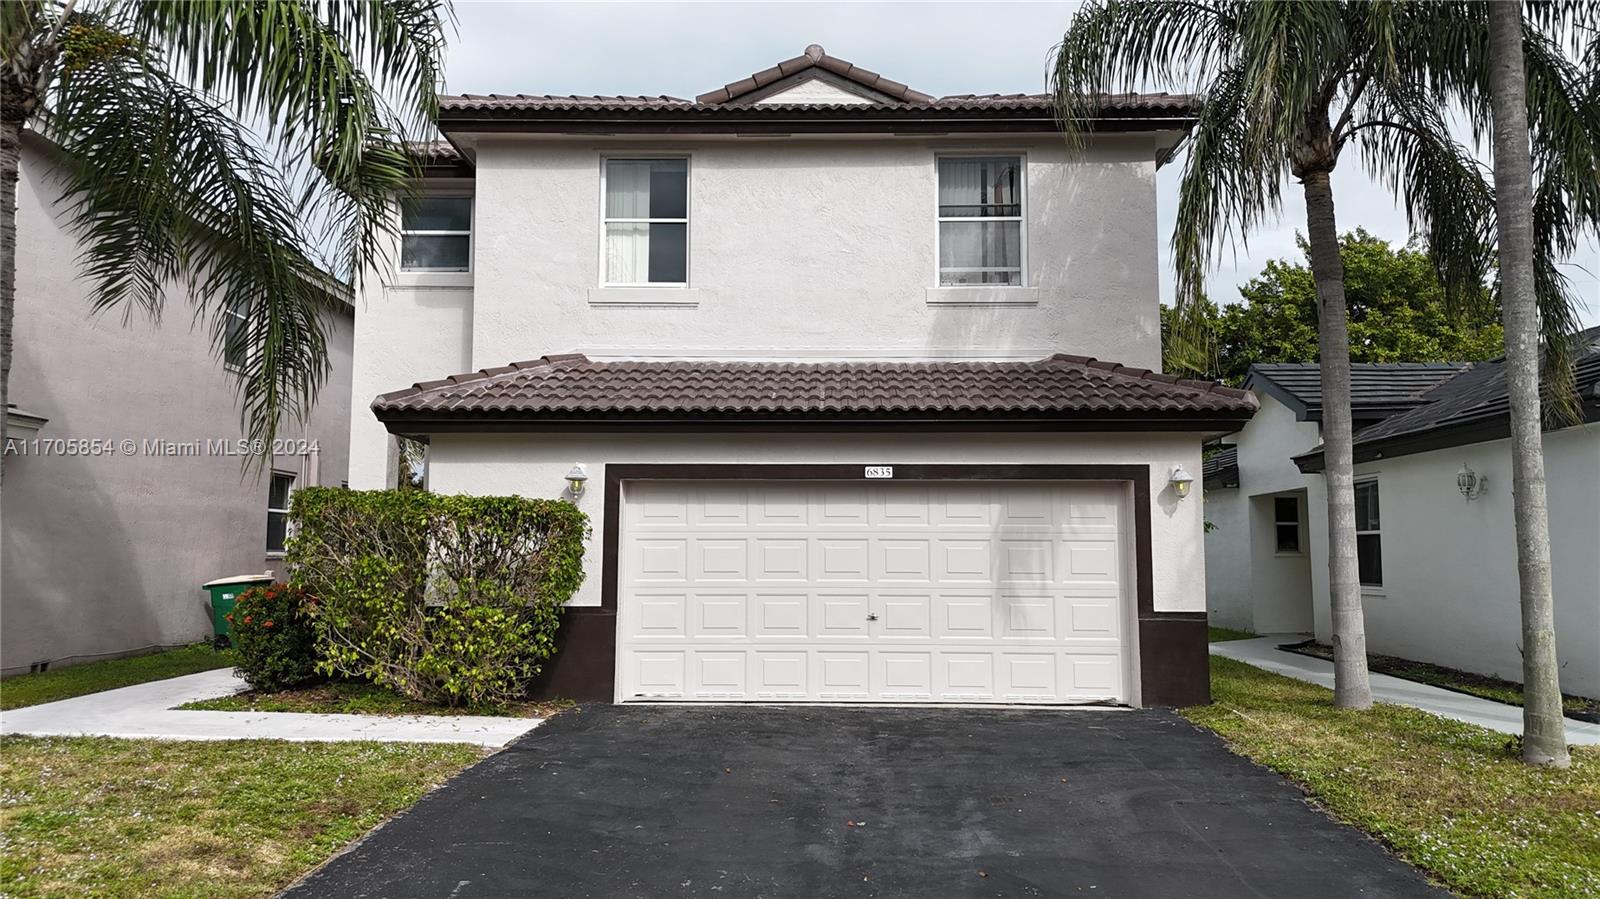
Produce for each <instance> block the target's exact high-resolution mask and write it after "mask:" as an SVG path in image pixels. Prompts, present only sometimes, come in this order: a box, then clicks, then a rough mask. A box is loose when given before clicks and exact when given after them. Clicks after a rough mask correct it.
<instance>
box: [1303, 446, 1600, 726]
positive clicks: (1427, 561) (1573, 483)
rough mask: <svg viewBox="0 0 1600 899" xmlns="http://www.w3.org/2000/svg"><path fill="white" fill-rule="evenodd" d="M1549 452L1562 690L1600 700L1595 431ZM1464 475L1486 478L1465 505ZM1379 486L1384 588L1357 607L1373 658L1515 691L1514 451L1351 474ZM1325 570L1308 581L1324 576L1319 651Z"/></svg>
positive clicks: (1417, 459)
mask: <svg viewBox="0 0 1600 899" xmlns="http://www.w3.org/2000/svg"><path fill="white" fill-rule="evenodd" d="M1544 447H1545V475H1546V478H1547V480H1548V483H1549V486H1550V490H1549V497H1550V533H1551V547H1550V548H1551V565H1552V570H1553V574H1554V581H1555V606H1556V643H1557V654H1558V656H1559V658H1560V661H1561V666H1562V668H1561V686H1562V688H1563V689H1564V690H1566V691H1567V692H1569V693H1579V694H1583V695H1587V696H1600V426H1596V425H1588V426H1584V427H1575V428H1568V429H1565V430H1562V431H1557V432H1554V433H1549V434H1546V435H1545V440H1544ZM1463 464H1466V465H1468V466H1471V468H1472V469H1473V470H1474V471H1476V472H1477V473H1478V474H1479V475H1480V476H1486V477H1488V478H1489V486H1488V491H1487V493H1485V494H1484V495H1483V496H1482V497H1480V498H1478V499H1475V500H1473V501H1471V502H1468V501H1467V500H1465V499H1464V498H1462V496H1461V494H1460V492H1459V491H1458V490H1457V488H1456V472H1457V471H1459V470H1460V468H1461V466H1462V465H1463ZM1374 476H1375V477H1376V478H1377V479H1378V491H1379V502H1380V505H1381V509H1382V521H1381V524H1382V534H1383V537H1382V542H1383V587H1382V589H1381V590H1374V591H1368V592H1367V593H1366V595H1365V597H1364V602H1363V603H1362V605H1363V607H1364V608H1365V610H1366V625H1367V645H1368V647H1369V648H1370V649H1371V651H1373V652H1378V653H1386V654H1390V655H1397V656H1402V657H1405V658H1411V659H1422V660H1425V661H1430V662H1436V663H1438V664H1442V665H1449V666H1451V667H1455V668H1462V669H1465V670H1468V671H1477V672H1481V673H1484V674H1493V675H1498V676H1500V677H1505V678H1508V679H1510V680H1521V679H1522V656H1521V654H1520V651H1519V646H1520V644H1521V613H1520V608H1519V605H1518V595H1519V594H1518V585H1517V557H1516V543H1515V530H1514V525H1513V518H1512V496H1511V450H1510V444H1509V442H1508V441H1505V440H1494V441H1489V442H1486V443H1478V444H1473V445H1470V446H1462V447H1455V448H1451V449H1444V450H1437V451H1434V452H1429V453H1419V454H1416V455H1409V456H1397V457H1394V458H1390V459H1382V460H1378V461H1374V462H1367V463H1363V464H1360V465H1357V466H1356V477H1357V478H1358V479H1361V478H1366V477H1374ZM1319 480H1320V479H1319ZM1313 546H1314V547H1325V546H1326V541H1325V539H1324V540H1323V541H1322V542H1320V543H1313ZM1326 565H1327V556H1326V550H1325V549H1319V550H1318V553H1317V558H1316V560H1315V561H1314V563H1313V570H1315V569H1317V568H1319V567H1320V568H1321V569H1322V575H1321V577H1320V578H1318V579H1316V584H1317V586H1316V603H1317V612H1318V636H1319V637H1321V638H1323V639H1326V638H1327V636H1328V634H1329V631H1330V624H1329V619H1328V612H1327V606H1328V601H1327V596H1328V592H1327V574H1326Z"/></svg>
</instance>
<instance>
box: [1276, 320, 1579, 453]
mask: <svg viewBox="0 0 1600 899" xmlns="http://www.w3.org/2000/svg"><path fill="white" fill-rule="evenodd" d="M1573 340H1574V341H1575V342H1576V344H1577V350H1576V352H1575V353H1574V356H1575V357H1576V360H1575V365H1574V375H1575V382H1576V387H1577V393H1578V396H1579V398H1580V399H1581V400H1582V404H1583V409H1582V412H1583V420H1584V421H1585V422H1594V421H1600V327H1595V328H1589V329H1588V330H1586V331H1582V332H1580V333H1579V334H1577V335H1575V336H1574V338H1573ZM1509 413H1510V404H1509V401H1508V391H1507V389H1506V366H1505V359H1504V358H1503V357H1502V358H1500V359H1495V360H1492V361H1489V362H1479V363H1475V364H1473V365H1471V366H1469V367H1467V368H1466V369H1465V370H1463V371H1462V372H1461V373H1459V374H1457V375H1456V376H1455V377H1453V378H1450V379H1449V380H1447V381H1445V382H1443V383H1441V384H1440V385H1438V386H1437V387H1435V388H1433V389H1432V390H1430V391H1428V392H1427V393H1425V394H1423V395H1422V397H1421V402H1420V403H1418V404H1416V405H1415V406H1414V407H1413V408H1411V409H1409V410H1407V411H1403V412H1399V413H1396V414H1394V415H1391V416H1389V417H1388V418H1385V419H1383V420H1382V421H1380V422H1378V423H1376V424H1373V425H1370V426H1368V427H1365V428H1362V429H1361V430H1360V431H1357V432H1356V435H1355V458H1356V461H1357V462H1365V461H1369V460H1372V459H1378V458H1383V457H1385V456H1403V455H1407V454H1409V453H1420V452H1427V451H1428V450H1433V449H1443V448H1445V447H1450V446H1462V445H1465V444H1469V443H1480V442H1482V441H1485V440H1498V439H1500V438H1503V437H1507V436H1509V435H1510V433H1511V424H1510V422H1511V418H1510V414H1509ZM1294 461H1295V464H1296V465H1298V466H1299V467H1300V470H1301V471H1307V472H1311V471H1321V470H1322V448H1321V447H1317V448H1316V449H1313V450H1311V451H1310V452H1308V453H1304V454H1302V455H1299V456H1296V457H1295V459H1294Z"/></svg>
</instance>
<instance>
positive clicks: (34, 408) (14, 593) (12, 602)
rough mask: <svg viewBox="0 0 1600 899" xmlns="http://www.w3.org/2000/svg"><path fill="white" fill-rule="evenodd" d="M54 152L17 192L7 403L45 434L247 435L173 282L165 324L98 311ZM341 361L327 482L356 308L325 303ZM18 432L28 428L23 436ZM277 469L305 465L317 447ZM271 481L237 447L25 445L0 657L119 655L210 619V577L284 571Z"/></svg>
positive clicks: (0, 622) (2, 569)
mask: <svg viewBox="0 0 1600 899" xmlns="http://www.w3.org/2000/svg"><path fill="white" fill-rule="evenodd" d="M47 153H48V148H47V147H46V146H45V145H43V144H42V143H39V142H37V141H35V140H33V139H32V138H30V139H29V141H28V142H27V144H26V145H25V151H24V155H23V165H22V172H21V183H20V185H19V188H18V216H17V218H18V248H17V272H16V275H17V310H16V332H15V335H16V336H15V359H14V363H13V368H12V370H11V382H10V399H11V401H13V402H14V403H16V404H17V406H18V407H20V408H22V409H24V410H26V411H28V412H33V413H37V414H40V415H43V416H45V417H47V418H48V419H49V421H48V423H47V424H45V425H44V427H43V429H42V430H41V431H39V432H38V434H37V436H38V437H39V438H42V439H55V438H63V439H69V440H70V439H75V438H87V439H98V438H103V439H110V440H112V441H113V442H120V441H122V440H124V439H131V440H133V441H135V442H136V443H139V444H143V442H144V441H145V440H147V439H166V440H173V441H179V442H182V441H192V440H200V441H202V442H203V441H204V440H206V439H207V438H213V439H216V438H225V439H237V438H238V437H239V436H240V428H239V412H238V407H237V405H236V402H235V399H234V395H233V391H232V386H231V382H230V378H231V375H229V374H228V373H227V372H226V371H225V370H224V368H223V365H222V363H221V361H220V360H218V359H216V358H215V357H214V356H213V355H212V351H211V347H210V339H209V331H208V329H207V326H206V325H205V324H204V323H200V324H194V325H191V309H190V307H189V305H188V303H187V301H186V300H185V298H184V297H183V296H182V295H181V294H178V293H176V292H174V293H173V294H172V295H170V296H169V297H168V299H167V307H166V316H165V318H164V319H163V321H162V322H161V324H160V325H159V326H158V325H155V324H153V323H151V322H150V321H149V320H148V318H147V317H145V316H144V315H142V314H137V313H136V314H134V315H133V316H132V318H131V321H130V322H128V323H127V324H126V325H124V323H123V320H122V316H121V314H120V313H119V312H116V311H113V312H110V313H108V314H104V315H100V316H95V315H93V314H92V313H91V311H90V308H89V304H88V302H87V300H86V295H87V290H86V285H85V282H83V281H81V280H79V270H78V267H77V266H76V265H75V264H74V259H75V257H76V256H77V249H76V246H75V244H74V242H73V240H72V238H71V237H70V235H68V234H67V233H66V232H65V231H64V229H63V226H62V221H61V219H60V218H59V217H58V215H57V214H56V213H55V211H54V210H53V206H54V204H55V201H56V199H57V198H58V197H59V190H58V189H57V188H56V187H55V186H54V184H53V182H52V181H51V178H50V174H49V162H48V157H47V155H46V154H47ZM328 321H329V326H330V333H329V352H330V354H331V361H332V363H333V374H332V377H331V379H330V380H329V381H328V383H327V384H326V386H325V387H324V389H323V393H322V400H321V402H320V403H319V404H318V406H317V407H316V409H315V410H314V412H313V413H312V415H311V416H310V418H309V420H308V422H307V423H306V424H305V426H304V427H303V428H302V427H299V426H297V425H295V424H293V423H290V424H289V425H288V426H286V427H285V429H284V437H285V438H291V439H306V440H314V441H316V443H317V445H318V448H319V453H318V459H317V462H316V466H315V467H316V468H317V469H318V471H319V472H320V482H321V483H323V484H329V485H338V484H339V483H340V482H341V481H342V480H343V478H344V476H345V475H344V472H345V470H346V467H347V465H348V456H349V453H348V444H347V440H346V434H347V431H346V428H347V423H348V421H349V397H350V389H351V386H350V361H351V330H352V328H351V315H350V312H349V310H348V309H345V310H343V311H340V312H330V315H329V320H328ZM10 436H11V437H13V438H23V437H29V436H33V435H31V434H19V433H13V434H11V435H10ZM273 466H274V468H278V469H281V470H285V471H290V472H295V473H297V474H298V476H299V479H300V481H301V482H302V483H304V482H305V480H306V478H307V476H308V475H309V474H310V468H311V465H310V462H309V460H305V459H300V458H291V457H279V458H277V459H275V460H274V463H273ZM267 490H268V484H267V480H266V479H265V477H263V478H261V479H260V480H257V479H255V478H254V477H253V476H250V475H247V474H246V473H245V472H243V470H242V469H241V464H240V459H239V458H238V457H222V456H207V455H205V454H204V451H203V450H202V454H201V455H199V456H165V457H162V456H152V455H150V454H149V453H148V452H146V451H145V449H144V448H143V446H141V447H140V449H139V451H138V452H136V453H135V454H134V455H132V456H129V455H127V454H125V453H124V452H123V451H122V450H121V449H120V448H119V449H118V451H117V452H116V453H115V454H102V455H77V456H61V455H51V456H19V455H13V456H11V457H10V458H8V459H7V460H6V473H5V496H4V506H5V508H4V514H5V519H4V526H3V528H0V668H3V669H4V670H5V671H6V672H7V673H10V672H13V671H16V670H19V669H20V670H24V671H25V670H27V668H28V666H29V665H30V664H32V663H34V662H38V661H43V660H52V661H53V662H55V663H56V664H62V663H64V662H68V661H72V660H74V658H81V657H89V656H98V655H102V654H120V653H126V652H130V651H137V650H140V649H143V648H146V647H151V646H160V645H170V644H176V643H183V642H187V641H191V640H197V639H202V638H205V637H206V636H208V635H209V633H210V624H209V620H208V618H207V606H206V602H205V596H204V594H203V592H202V591H201V590H200V586H199V585H200V584H201V583H202V582H204V581H206V580H210V579H212V578H215V577H219V576H223V575H232V574H244V573H252V572H261V571H263V570H265V569H269V568H272V569H281V567H282V565H281V563H280V562H278V561H276V560H270V559H268V558H267V555H266V524H267V521H266V519H267V513H266V506H267Z"/></svg>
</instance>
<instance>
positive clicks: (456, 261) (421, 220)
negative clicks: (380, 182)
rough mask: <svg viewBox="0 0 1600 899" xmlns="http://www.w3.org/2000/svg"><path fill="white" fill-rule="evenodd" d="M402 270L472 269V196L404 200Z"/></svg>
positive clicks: (401, 244) (462, 270)
mask: <svg viewBox="0 0 1600 899" xmlns="http://www.w3.org/2000/svg"><path fill="white" fill-rule="evenodd" d="M400 270H401V271H406V272H465V271H471V270H472V198H471V197H409V198H406V199H404V200H402V201H401V202H400Z"/></svg>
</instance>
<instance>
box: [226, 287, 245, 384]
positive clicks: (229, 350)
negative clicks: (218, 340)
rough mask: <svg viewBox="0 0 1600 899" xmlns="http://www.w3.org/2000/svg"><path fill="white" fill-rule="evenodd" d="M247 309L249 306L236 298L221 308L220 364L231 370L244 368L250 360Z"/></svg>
mask: <svg viewBox="0 0 1600 899" xmlns="http://www.w3.org/2000/svg"><path fill="white" fill-rule="evenodd" d="M248 309H249V305H248V304H247V303H245V302H244V301H243V300H241V299H237V298H236V299H232V300H229V301H228V302H227V303H226V304H224V305H223V307H222V362H223V364H224V365H226V366H227V367H228V368H231V369H242V368H244V366H245V363H246V362H248V361H249V359H250V339H249V338H250V317H249V315H248V314H247V310H248Z"/></svg>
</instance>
